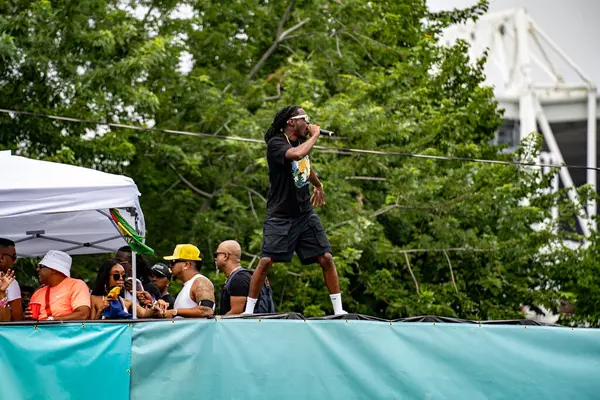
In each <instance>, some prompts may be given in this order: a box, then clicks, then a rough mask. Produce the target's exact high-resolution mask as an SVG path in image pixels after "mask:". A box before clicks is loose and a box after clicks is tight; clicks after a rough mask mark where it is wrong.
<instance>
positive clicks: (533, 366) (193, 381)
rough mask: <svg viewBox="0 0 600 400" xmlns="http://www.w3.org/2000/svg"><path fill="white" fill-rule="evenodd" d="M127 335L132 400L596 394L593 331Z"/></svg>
mask: <svg viewBox="0 0 600 400" xmlns="http://www.w3.org/2000/svg"><path fill="white" fill-rule="evenodd" d="M133 337H134V342H133V351H132V370H133V375H132V398H133V399H149V398H152V396H153V395H154V394H156V393H168V394H169V397H170V398H194V397H198V396H200V395H202V397H203V398H207V399H352V398H359V399H392V398H402V399H489V398H493V399H536V398H539V399H551V398H554V399H567V398H577V399H584V398H598V397H600V331H599V330H586V329H581V330H571V329H570V328H552V327H531V326H530V327H527V328H525V327H523V326H481V327H479V326H478V325H467V324H435V325H434V324H430V323H398V324H392V325H391V326H390V324H389V323H384V322H367V321H348V322H347V323H346V322H344V321H308V322H304V321H289V320H271V321H263V322H258V321H257V320H233V321H232V320H228V321H218V322H215V321H202V322H198V321H176V322H175V323H174V324H173V323H170V322H165V323H154V324H138V325H134V329H133ZM190 396H191V397H190Z"/></svg>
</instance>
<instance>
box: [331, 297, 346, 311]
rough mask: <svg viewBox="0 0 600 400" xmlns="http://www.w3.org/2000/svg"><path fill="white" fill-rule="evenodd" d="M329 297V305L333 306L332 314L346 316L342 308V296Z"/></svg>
mask: <svg viewBox="0 0 600 400" xmlns="http://www.w3.org/2000/svg"><path fill="white" fill-rule="evenodd" d="M329 297H330V298H331V304H333V313H334V314H335V315H340V314H346V311H344V309H343V308H342V294H341V293H335V294H330V295H329Z"/></svg>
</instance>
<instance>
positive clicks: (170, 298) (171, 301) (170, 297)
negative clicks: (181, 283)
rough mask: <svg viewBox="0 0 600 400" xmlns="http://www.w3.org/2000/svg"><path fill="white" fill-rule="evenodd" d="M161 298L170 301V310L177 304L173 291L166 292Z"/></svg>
mask: <svg viewBox="0 0 600 400" xmlns="http://www.w3.org/2000/svg"><path fill="white" fill-rule="evenodd" d="M161 300H164V301H166V302H167V303H169V308H168V310H172V309H173V307H174V306H175V296H173V295H172V294H171V293H167V294H165V295H164V296H163V297H161Z"/></svg>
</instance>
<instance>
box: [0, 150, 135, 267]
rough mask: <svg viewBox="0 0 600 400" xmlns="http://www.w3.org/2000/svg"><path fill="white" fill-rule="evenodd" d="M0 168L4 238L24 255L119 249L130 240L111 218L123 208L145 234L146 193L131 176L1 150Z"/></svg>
mask: <svg viewBox="0 0 600 400" xmlns="http://www.w3.org/2000/svg"><path fill="white" fill-rule="evenodd" d="M0 170H1V171H3V172H4V174H3V176H2V186H1V187H0V237H4V238H8V239H11V240H13V241H15V242H17V254H18V255H19V256H20V257H34V256H42V255H44V254H45V253H46V252H47V251H48V250H51V249H55V250H62V251H66V252H68V253H69V254H93V253H106V252H111V251H115V250H116V249H118V248H119V247H121V246H124V245H126V242H125V240H124V239H123V237H122V236H121V235H120V233H119V231H118V230H117V227H116V226H115V224H114V223H113V221H112V220H111V219H110V218H109V209H110V208H119V209H120V211H121V215H122V216H123V217H124V218H125V219H126V220H127V221H128V222H129V223H130V224H131V226H134V227H137V230H138V232H140V233H141V234H144V232H145V224H144V216H143V214H142V209H141V207H140V204H139V199H138V197H139V195H140V193H139V191H138V189H137V186H136V184H135V182H134V181H133V180H132V179H131V178H128V177H125V176H120V175H112V174H107V173H105V172H100V171H96V170H93V169H88V168H82V167H76V166H72V165H65V164H59V163H52V162H47V161H39V160H32V159H28V158H24V157H18V156H13V155H11V154H10V152H0ZM136 214H137V223H136V219H135V218H134V215H136Z"/></svg>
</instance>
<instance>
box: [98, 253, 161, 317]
mask: <svg viewBox="0 0 600 400" xmlns="http://www.w3.org/2000/svg"><path fill="white" fill-rule="evenodd" d="M126 279H127V274H126V273H125V268H123V266H122V265H121V264H119V263H118V262H117V261H116V260H115V259H110V260H107V261H105V262H104V263H103V264H102V265H101V266H100V269H99V270H98V275H97V277H96V283H95V285H94V288H93V289H92V295H91V305H92V312H91V317H90V319H103V316H102V313H103V312H104V310H105V309H107V308H109V307H110V300H111V299H109V298H107V296H108V294H109V293H110V292H111V290H113V289H114V288H115V287H118V288H120V293H119V294H118V296H117V297H116V299H112V300H118V301H119V302H121V304H122V306H123V310H127V311H129V312H131V305H132V302H131V300H126V299H124V298H123V294H124V286H125V280H126ZM137 315H138V318H150V317H152V316H154V311H153V310H151V309H149V310H147V309H145V308H143V307H141V306H140V305H137ZM123 318H126V317H123Z"/></svg>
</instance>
